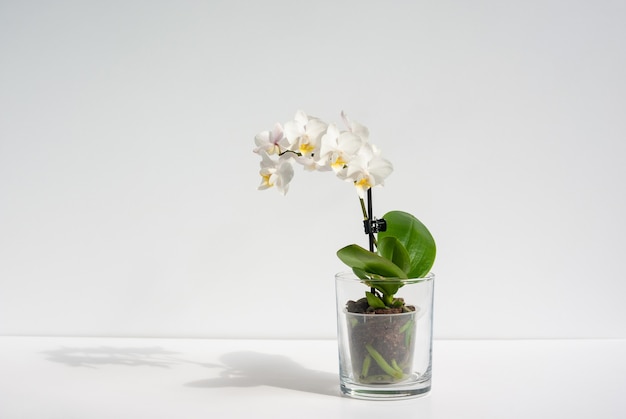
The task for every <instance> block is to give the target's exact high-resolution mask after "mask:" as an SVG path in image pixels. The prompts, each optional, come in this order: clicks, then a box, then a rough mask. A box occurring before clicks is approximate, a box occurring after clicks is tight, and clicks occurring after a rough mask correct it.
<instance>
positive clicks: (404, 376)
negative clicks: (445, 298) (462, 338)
mask: <svg viewBox="0 0 626 419" xmlns="http://www.w3.org/2000/svg"><path fill="white" fill-rule="evenodd" d="M378 281H388V280H368V281H367V283H365V282H364V281H363V280H361V279H359V278H358V277H356V276H355V275H354V274H353V273H352V272H346V273H339V274H337V275H336V276H335V287H336V295H337V340H338V346H339V374H340V385H341V391H342V392H343V393H344V394H346V395H348V396H351V397H356V398H364V399H401V398H407V397H417V396H421V395H425V394H427V393H428V392H429V391H430V388H431V375H432V335H433V334H432V325H433V295H434V294H433V291H434V282H435V275H434V274H432V273H430V274H428V275H427V276H426V277H424V278H410V279H397V280H396V279H394V280H393V281H396V282H399V283H400V288H399V290H398V292H397V293H396V294H395V297H396V298H403V299H404V302H405V305H406V306H407V307H408V310H405V312H402V313H396V314H374V313H363V312H352V311H355V309H354V308H353V307H354V306H355V304H358V303H357V302H358V300H360V299H362V298H363V297H365V291H369V290H370V287H371V286H373V285H375V284H376V282H378ZM349 305H350V309H348V306H349ZM356 311H359V310H356ZM361 311H362V310H361Z"/></svg>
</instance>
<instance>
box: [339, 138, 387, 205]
mask: <svg viewBox="0 0 626 419" xmlns="http://www.w3.org/2000/svg"><path fill="white" fill-rule="evenodd" d="M391 172H393V166H392V164H391V162H389V160H386V159H384V158H383V157H381V155H380V151H379V150H378V149H377V148H376V147H375V146H373V145H371V144H369V143H365V144H363V146H362V147H361V149H360V150H359V153H358V155H357V156H356V157H355V158H354V159H353V160H352V161H351V162H350V164H349V165H348V169H347V173H346V178H347V179H348V180H351V181H352V182H354V186H356V189H357V193H358V194H359V197H361V199H363V198H364V197H365V192H367V190H368V189H370V188H373V187H374V186H377V185H382V184H383V182H384V180H385V178H387V176H389V175H390V174H391Z"/></svg>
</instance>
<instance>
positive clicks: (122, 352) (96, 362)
mask: <svg viewBox="0 0 626 419" xmlns="http://www.w3.org/2000/svg"><path fill="white" fill-rule="evenodd" d="M42 353H43V354H44V355H45V356H46V359H47V360H48V361H52V362H58V363H61V364H65V365H67V366H70V367H88V368H97V367H99V366H103V365H128V366H148V367H159V368H170V367H171V366H173V365H178V364H181V363H190V364H196V365H199V366H202V367H208V368H215V367H219V365H215V364H205V363H199V362H193V361H187V360H184V359H181V358H179V357H177V356H176V355H178V353H177V352H174V351H168V350H165V349H163V348H161V347H158V346H149V347H113V346H94V347H66V346H64V347H61V348H59V349H53V350H49V351H43V352H42Z"/></svg>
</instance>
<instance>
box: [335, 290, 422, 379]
mask: <svg viewBox="0 0 626 419" xmlns="http://www.w3.org/2000/svg"><path fill="white" fill-rule="evenodd" d="M346 308H347V311H348V313H356V314H365V316H353V317H350V316H349V315H348V318H349V320H348V321H349V326H348V329H349V337H350V345H351V349H350V352H351V357H352V364H353V368H354V371H355V374H360V373H361V372H362V368H363V362H364V360H365V358H367V357H368V350H367V349H366V346H367V345H370V346H371V347H372V348H374V349H375V350H376V351H377V352H378V353H379V354H380V355H381V356H382V357H383V358H384V359H385V360H386V361H387V362H388V363H391V362H392V361H395V362H396V363H397V364H398V365H399V366H400V368H402V370H403V371H404V373H405V374H407V373H409V370H410V364H411V362H412V359H411V356H412V353H413V347H414V344H413V339H411V337H412V336H414V329H415V325H413V326H412V327H406V324H407V322H409V321H414V316H410V315H407V316H379V315H380V314H400V313H403V312H404V313H409V312H413V311H415V307H413V306H404V307H399V308H388V309H372V308H371V307H368V304H367V300H366V299H365V298H363V299H361V300H358V301H349V302H348V303H347V304H346ZM372 377H378V378H377V379H376V380H377V381H378V382H389V380H388V379H390V378H391V377H389V376H388V374H387V373H386V372H385V371H384V370H383V369H382V368H381V367H380V366H379V365H377V363H376V362H371V365H370V368H369V371H368V373H367V376H366V377H363V376H362V377H360V379H362V380H364V381H370V380H372V379H373V378H372ZM384 377H387V381H385V378H384Z"/></svg>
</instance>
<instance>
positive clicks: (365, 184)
mask: <svg viewBox="0 0 626 419" xmlns="http://www.w3.org/2000/svg"><path fill="white" fill-rule="evenodd" d="M354 185H355V186H357V187H359V188H363V189H369V188H371V187H372V185H370V182H369V180H368V179H367V178H365V177H364V178H361V179H359V180H358V181H356V182H354Z"/></svg>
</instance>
